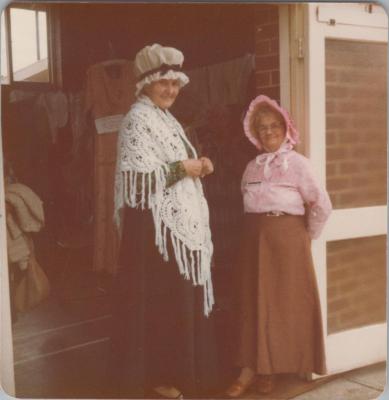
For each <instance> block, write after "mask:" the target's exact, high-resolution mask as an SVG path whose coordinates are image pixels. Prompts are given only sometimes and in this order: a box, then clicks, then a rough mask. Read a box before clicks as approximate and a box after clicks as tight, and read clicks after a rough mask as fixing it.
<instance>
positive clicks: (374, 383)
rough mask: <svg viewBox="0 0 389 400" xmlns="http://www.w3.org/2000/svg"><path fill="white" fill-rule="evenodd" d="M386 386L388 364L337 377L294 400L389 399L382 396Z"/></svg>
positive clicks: (385, 395) (386, 395) (387, 394)
mask: <svg viewBox="0 0 389 400" xmlns="http://www.w3.org/2000/svg"><path fill="white" fill-rule="evenodd" d="M385 385H386V363H380V364H375V365H371V366H368V367H365V368H360V369H357V370H354V371H350V372H347V373H344V374H341V375H339V376H338V377H335V378H334V379H333V380H330V381H329V382H327V383H324V384H323V385H320V386H319V387H317V388H314V389H312V390H310V391H308V392H305V393H303V394H301V395H298V396H296V397H292V398H293V400H371V399H378V398H379V397H380V396H381V395H382V396H381V397H380V398H381V399H382V400H383V399H385V400H386V399H389V393H385V394H384V395H383V394H382V393H383V391H384V389H385Z"/></svg>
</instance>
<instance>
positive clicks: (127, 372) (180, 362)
mask: <svg viewBox="0 0 389 400" xmlns="http://www.w3.org/2000/svg"><path fill="white" fill-rule="evenodd" d="M168 252H169V261H168V262H165V261H163V259H162V256H161V255H160V254H159V252H158V250H157V247H156V245H155V229H154V223H153V219H152V215H151V212H150V211H148V210H145V211H141V210H135V209H131V208H126V210H125V216H124V230H123V235H122V242H121V250H120V258H119V271H118V273H117V275H116V278H115V284H114V288H113V299H114V302H113V319H114V324H113V332H112V340H111V343H112V355H113V359H112V361H113V364H112V367H111V374H112V375H113V376H114V377H116V383H117V387H118V396H120V397H122V396H127V397H143V396H145V395H147V391H148V390H149V389H150V388H153V387H155V386H158V385H173V386H176V387H177V388H179V389H180V390H181V391H182V392H183V393H184V395H185V396H186V397H189V396H195V397H204V396H207V395H208V393H211V392H212V391H213V390H214V389H215V387H216V386H217V385H218V382H217V369H218V366H217V356H216V340H215V336H214V327H213V318H212V314H211V316H210V317H208V318H207V317H205V316H204V314H203V289H202V287H199V286H198V287H194V286H193V285H192V283H191V281H188V280H185V279H184V277H183V276H181V275H180V274H179V270H178V266H177V264H176V261H175V257H174V251H173V249H172V246H171V243H170V244H169V246H168Z"/></svg>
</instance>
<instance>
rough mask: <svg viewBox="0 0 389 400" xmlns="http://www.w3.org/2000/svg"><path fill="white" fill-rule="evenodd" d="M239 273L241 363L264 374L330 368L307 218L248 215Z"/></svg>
mask: <svg viewBox="0 0 389 400" xmlns="http://www.w3.org/2000/svg"><path fill="white" fill-rule="evenodd" d="M241 250H242V254H241V258H240V263H239V268H238V273H239V282H240V289H239V298H240V312H239V316H240V317H239V330H240V341H239V346H238V357H237V364H238V365H239V366H241V367H244V366H249V367H251V368H252V369H254V370H255V371H256V372H257V373H258V374H277V373H309V372H315V373H317V374H323V373H325V372H326V366H325V353H324V343H323V329H322V320H321V310H320V302H319V296H318V290H317V283H316V276H315V271H314V267H313V262H312V255H311V243H310V239H309V237H308V233H307V231H306V228H305V223H304V217H299V216H291V215H290V216H289V215H285V216H280V217H272V216H266V215H260V214H246V215H245V228H244V235H243V240H242V249H241Z"/></svg>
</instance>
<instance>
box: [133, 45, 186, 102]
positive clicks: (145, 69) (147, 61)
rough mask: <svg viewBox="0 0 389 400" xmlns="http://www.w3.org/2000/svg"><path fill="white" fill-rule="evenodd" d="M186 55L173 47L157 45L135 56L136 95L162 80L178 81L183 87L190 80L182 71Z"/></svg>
mask: <svg viewBox="0 0 389 400" xmlns="http://www.w3.org/2000/svg"><path fill="white" fill-rule="evenodd" d="M183 62H184V55H183V54H182V52H181V51H179V50H177V49H175V48H173V47H163V46H161V45H159V44H157V43H155V44H153V45H151V46H145V47H144V48H143V49H142V50H140V51H139V52H138V53H137V55H136V56H135V63H134V68H135V71H134V72H135V76H136V78H137V84H136V91H135V95H136V96H138V95H139V93H140V92H141V90H142V89H143V87H144V86H145V85H147V84H149V83H151V82H154V81H158V80H160V79H177V80H178V81H179V83H180V86H181V87H183V86H185V85H186V84H187V83H188V82H189V78H188V77H187V76H186V75H185V74H184V73H183V72H182V71H181V68H182V64H183Z"/></svg>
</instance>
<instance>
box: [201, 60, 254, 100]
mask: <svg viewBox="0 0 389 400" xmlns="http://www.w3.org/2000/svg"><path fill="white" fill-rule="evenodd" d="M253 70H254V56H253V55H252V54H246V55H245V56H243V57H240V58H237V59H234V60H231V61H227V62H224V63H220V64H215V65H211V66H209V67H208V73H209V103H210V105H212V106H214V105H229V104H242V103H244V101H245V99H246V95H247V87H248V83H249V79H250V74H251V72H252V71H253Z"/></svg>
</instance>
